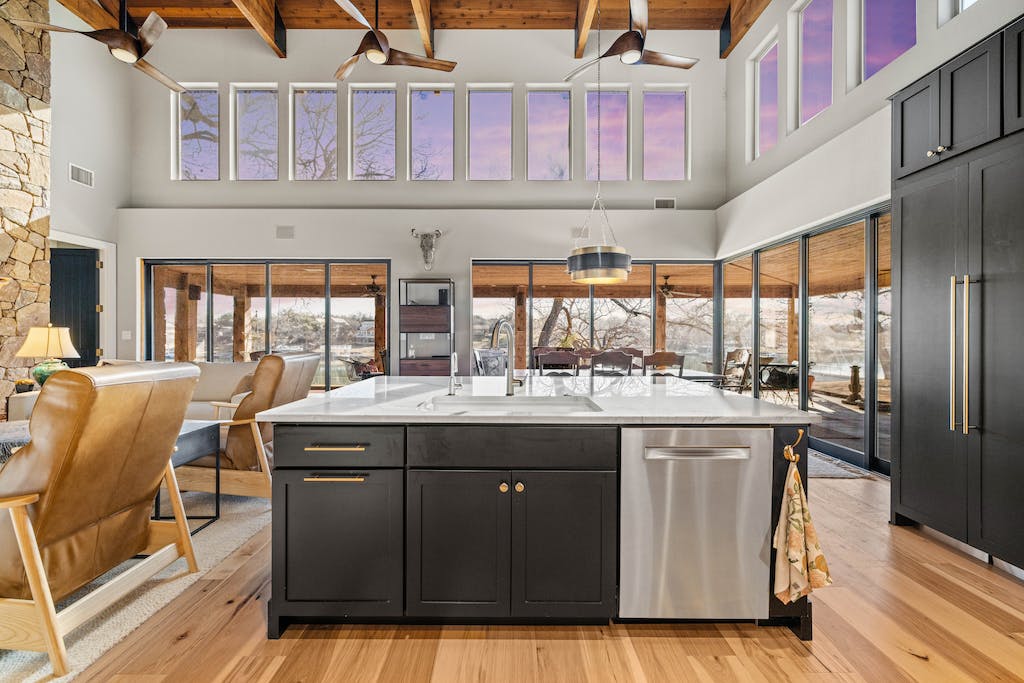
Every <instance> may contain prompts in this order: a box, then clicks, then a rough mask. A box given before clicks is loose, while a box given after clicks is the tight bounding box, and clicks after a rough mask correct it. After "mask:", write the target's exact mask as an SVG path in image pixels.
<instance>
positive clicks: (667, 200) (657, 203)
mask: <svg viewBox="0 0 1024 683" xmlns="http://www.w3.org/2000/svg"><path fill="white" fill-rule="evenodd" d="M654 208H655V209H674V208H676V198H675V197H660V198H655V200H654Z"/></svg>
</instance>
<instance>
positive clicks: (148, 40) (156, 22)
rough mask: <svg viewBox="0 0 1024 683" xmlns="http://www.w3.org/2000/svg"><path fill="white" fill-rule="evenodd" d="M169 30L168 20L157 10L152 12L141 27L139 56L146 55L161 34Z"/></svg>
mask: <svg viewBox="0 0 1024 683" xmlns="http://www.w3.org/2000/svg"><path fill="white" fill-rule="evenodd" d="M166 30H167V22H166V21H164V20H163V19H162V18H161V17H160V15H159V14H157V13H156V12H150V13H149V16H148V17H146V21H145V22H144V23H143V24H142V27H141V28H139V46H140V48H141V49H140V50H139V57H142V56H144V55H145V54H146V53H147V52H149V50H150V49H151V48H152V47H153V45H154V44H155V43H156V41H158V40H159V39H160V36H162V35H163V34H164V31H166Z"/></svg>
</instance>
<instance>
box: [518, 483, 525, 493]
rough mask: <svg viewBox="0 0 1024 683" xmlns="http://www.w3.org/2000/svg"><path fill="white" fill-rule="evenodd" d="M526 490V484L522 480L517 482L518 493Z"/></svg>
mask: <svg viewBox="0 0 1024 683" xmlns="http://www.w3.org/2000/svg"><path fill="white" fill-rule="evenodd" d="M525 490H526V484H524V483H523V482H521V481H517V482H516V493H522V492H523V491H525Z"/></svg>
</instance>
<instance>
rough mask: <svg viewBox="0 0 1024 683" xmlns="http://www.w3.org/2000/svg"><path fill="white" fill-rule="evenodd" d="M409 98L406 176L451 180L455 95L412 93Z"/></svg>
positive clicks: (432, 91)
mask: <svg viewBox="0 0 1024 683" xmlns="http://www.w3.org/2000/svg"><path fill="white" fill-rule="evenodd" d="M409 97H410V98H411V102H410V118H411V121H410V140H409V145H410V147H411V149H410V154H409V161H410V164H411V165H410V171H409V177H410V178H412V179H413V180H453V179H454V178H455V93H454V92H452V91H451V90H413V91H412V92H411V93H409Z"/></svg>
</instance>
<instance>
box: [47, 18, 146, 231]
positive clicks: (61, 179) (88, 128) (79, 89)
mask: <svg viewBox="0 0 1024 683" xmlns="http://www.w3.org/2000/svg"><path fill="white" fill-rule="evenodd" d="M50 20H51V23H53V24H56V25H58V26H66V27H68V28H75V29H80V30H89V27H88V26H86V24H85V23H83V22H82V21H81V20H79V19H78V18H77V17H76V16H75V15H73V14H72V13H71V12H70V11H68V10H67V9H66V8H65V7H64V6H63V5H60V4H59V3H57V2H56V1H52V2H51V3H50ZM50 52H51V76H50V81H51V85H50V91H51V108H52V112H53V115H52V119H53V120H52V124H51V150H50V152H51V180H50V188H51V197H50V205H51V218H50V227H51V228H52V229H53V230H59V231H62V232H65V233H71V234H75V235H81V236H84V237H91V238H96V239H101V240H105V241H114V240H115V238H116V232H117V224H116V218H115V215H114V212H115V210H116V209H118V208H119V207H122V206H126V205H128V204H129V203H130V197H131V182H130V178H131V151H130V149H129V145H130V144H131V142H132V139H131V127H132V126H131V121H132V92H131V88H130V84H131V81H132V79H134V78H137V76H135V75H133V74H132V71H133V70H132V69H131V68H130V67H128V66H127V65H125V64H121V63H120V62H116V61H115V60H114V59H113V58H112V57H111V56H110V53H109V52H107V50H106V49H105V48H104V47H103V46H102V45H101V44H99V43H97V42H95V41H93V40H89V39H88V38H85V37H82V36H77V35H73V34H66V33H53V34H51V47H50ZM69 163H75V164H77V165H79V166H83V167H85V168H87V169H89V170H90V171H93V172H94V173H95V174H96V175H95V180H96V185H95V187H93V188H87V187H84V186H82V185H79V184H77V183H72V182H71V181H70V180H69V179H68V164H69Z"/></svg>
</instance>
